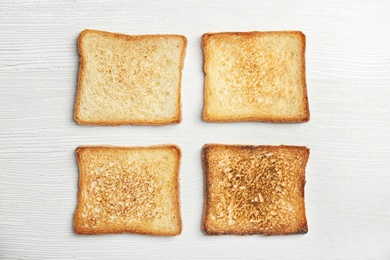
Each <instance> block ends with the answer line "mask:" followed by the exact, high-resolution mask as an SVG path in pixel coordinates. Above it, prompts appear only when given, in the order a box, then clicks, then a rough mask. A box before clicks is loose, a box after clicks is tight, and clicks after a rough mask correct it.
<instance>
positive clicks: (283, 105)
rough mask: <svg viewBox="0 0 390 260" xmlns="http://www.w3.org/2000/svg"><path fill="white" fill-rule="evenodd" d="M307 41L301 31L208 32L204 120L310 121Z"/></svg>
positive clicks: (204, 44) (204, 38)
mask: <svg viewBox="0 0 390 260" xmlns="http://www.w3.org/2000/svg"><path fill="white" fill-rule="evenodd" d="M305 42H306V40H305V35H304V34H303V33H302V32H299V31H279V32H246V33H233V32H232V33H229V32H226V33H207V34H204V35H203V37H202V47H203V53H204V72H205V82H204V109H203V119H204V120H205V121H209V122H236V121H264V122H304V121H308V120H309V118H310V113H309V104H308V99H307V90H306V76H305V74H306V73H305V48H306V47H305V46H306V43H305Z"/></svg>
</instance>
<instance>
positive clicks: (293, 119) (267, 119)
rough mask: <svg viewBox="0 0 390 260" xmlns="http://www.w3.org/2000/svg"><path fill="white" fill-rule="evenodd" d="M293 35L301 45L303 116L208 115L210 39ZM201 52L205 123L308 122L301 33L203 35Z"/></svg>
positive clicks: (303, 47)
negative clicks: (202, 59) (297, 37)
mask: <svg viewBox="0 0 390 260" xmlns="http://www.w3.org/2000/svg"><path fill="white" fill-rule="evenodd" d="M275 33H277V34H285V35H289V34H294V35H298V36H299V38H300V45H301V52H302V55H301V64H302V65H301V69H302V74H301V80H302V92H303V99H304V101H303V103H304V107H303V114H302V115H301V116H297V117H289V118H286V117H275V116H265V115H255V116H242V115H241V116H234V115H230V116H229V117H227V118H221V117H218V116H215V115H212V114H209V112H208V107H209V105H210V104H209V102H210V101H209V100H210V97H209V95H210V94H209V88H210V83H209V82H208V77H207V74H208V71H207V62H208V60H209V59H210V55H208V52H207V48H208V40H209V39H210V38H212V37H213V38H217V39H218V38H220V37H224V36H240V37H248V38H255V37H257V36H259V35H260V36H261V35H267V34H275ZM202 51H203V57H204V65H203V71H204V74H205V78H204V99H203V104H204V105H203V114H202V117H203V120H204V121H206V122H218V123H225V122H269V123H301V122H308V121H309V120H310V110H309V102H308V94H307V83H306V63H305V62H306V59H305V52H306V36H305V34H304V33H303V32H301V31H266V32H260V31H251V32H220V33H205V34H203V36H202Z"/></svg>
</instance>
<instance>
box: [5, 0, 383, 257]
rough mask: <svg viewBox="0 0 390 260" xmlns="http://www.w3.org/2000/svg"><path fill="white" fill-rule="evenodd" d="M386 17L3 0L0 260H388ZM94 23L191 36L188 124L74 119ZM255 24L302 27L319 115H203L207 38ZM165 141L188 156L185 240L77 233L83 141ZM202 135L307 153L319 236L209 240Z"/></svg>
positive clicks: (341, 9) (367, 12) (352, 10)
mask: <svg viewBox="0 0 390 260" xmlns="http://www.w3.org/2000/svg"><path fill="white" fill-rule="evenodd" d="M389 13H390V2H388V1H342V2H340V1H318V2H317V3H316V2H315V1H314V2H310V1H300V2H292V1H286V0H279V1H276V2H275V1H264V2H261V3H258V2H257V1H249V0H245V1H232V0H224V1H222V0H218V1H213V2H212V3H211V2H210V3H209V2H201V1H184V2H183V1H179V0H172V1H148V2H145V1H131V2H128V1H112V2H110V3H107V2H105V1H83V2H78V1H59V2H55V3H54V2H53V3H52V2H49V1H41V3H33V2H28V1H1V2H0V31H1V34H0V88H1V95H0V148H1V149H0V187H1V188H0V258H1V259H53V258H55V259H61V258H63V259H76V258H81V259H96V258H110V257H111V258H112V257H115V258H118V259H119V258H136V259H141V258H158V259H171V258H194V257H195V258H203V259H216V258H223V259H237V258H246V259H259V258H260V259H270V258H273V259H286V258H289V259H303V258H306V259H389V258H390V244H389V241H390V224H389V219H390V207H389V205H388V204H389V202H388V198H389V197H390V189H389V187H390V174H389V169H390V153H389V148H390V134H389V129H390V105H389V99H390V87H389V86H390V74H389V71H390V49H389V46H390V30H389V28H388V25H389V24H390V17H389V15H388V14H389ZM85 28H91V29H100V30H107V31H113V32H121V33H128V34H147V33H175V34H183V35H185V36H186V37H187V38H188V47H187V55H186V60H185V64H184V70H183V81H182V103H183V121H182V123H181V124H179V125H174V126H161V127H142V126H121V127H84V126H78V125H77V124H76V123H75V122H74V121H73V119H72V118H73V106H74V100H75V93H76V82H77V70H78V54H77V48H76V39H77V35H78V33H79V32H80V31H81V30H83V29H85ZM252 30H258V31H261V30H301V31H303V32H304V33H305V35H306V39H307V52H306V66H307V68H306V72H307V85H308V96H309V103H310V111H311V120H310V122H308V123H305V124H293V125H279V124H266V123H235V124H229V123H227V124H211V123H205V122H203V121H202V120H201V111H202V106H203V104H202V102H203V76H204V75H203V72H202V65H203V63H202V62H203V60H202V53H201V49H200V37H201V35H202V34H203V33H205V32H218V31H252ZM161 143H176V144H177V145H179V146H180V147H181V148H182V152H183V157H182V166H181V174H180V176H181V204H182V217H183V232H182V234H181V235H180V236H178V237H175V238H156V237H146V236H137V235H108V236H99V237H83V236H78V235H76V234H74V232H73V226H72V221H73V213H74V210H75V207H76V195H77V178H78V170H77V165H76V159H75V156H74V149H75V148H76V147H77V146H78V145H93V144H110V145H123V146H129V145H153V144H161ZM204 143H229V144H274V145H278V144H289V145H305V146H307V147H309V148H310V149H311V155H310V158H309V163H308V166H307V170H306V173H307V184H306V188H305V197H306V209H307V219H308V225H309V233H308V234H306V235H302V236H288V237H258V236H253V237H237V236H226V237H206V236H204V235H203V234H202V232H201V229H200V226H201V216H202V208H203V173H202V168H201V163H200V150H201V147H202V145H203V144H204ZM167 249H169V250H167Z"/></svg>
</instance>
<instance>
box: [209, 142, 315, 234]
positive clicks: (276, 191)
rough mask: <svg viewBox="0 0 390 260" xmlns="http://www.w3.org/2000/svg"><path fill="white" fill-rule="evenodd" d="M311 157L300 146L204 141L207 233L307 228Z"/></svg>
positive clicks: (302, 230) (303, 230)
mask: <svg viewBox="0 0 390 260" xmlns="http://www.w3.org/2000/svg"><path fill="white" fill-rule="evenodd" d="M308 157H309V149H308V148H306V147H300V146H251V145H246V146H244V145H222V144H206V145H204V146H203V150H202V158H203V167H204V171H205V200H204V211H203V226H202V229H203V231H204V233H205V234H207V235H225V234H235V235H253V234H262V235H287V234H298V233H299V234H302V233H307V231H308V227H307V221H306V213H305V201H304V186H305V168H306V163H307V161H308Z"/></svg>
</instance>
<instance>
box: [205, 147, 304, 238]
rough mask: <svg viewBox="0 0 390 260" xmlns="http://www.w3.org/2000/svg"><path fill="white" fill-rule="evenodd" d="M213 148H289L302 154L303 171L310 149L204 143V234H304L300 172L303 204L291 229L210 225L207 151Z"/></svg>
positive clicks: (210, 204)
mask: <svg viewBox="0 0 390 260" xmlns="http://www.w3.org/2000/svg"><path fill="white" fill-rule="evenodd" d="M214 148H222V149H229V150H235V151H240V150H243V149H250V150H256V149H259V148H260V149H264V150H267V151H270V152H272V151H277V150H278V149H286V148H287V149H291V150H296V151H297V152H298V153H299V154H300V156H302V163H303V164H302V168H303V171H304V172H305V168H306V164H307V161H308V159H309V154H310V149H309V148H307V147H305V146H286V145H280V146H272V145H259V146H255V145H226V144H205V145H204V146H203V148H202V156H201V157H202V166H203V172H204V175H203V176H204V204H203V205H204V206H203V221H202V231H203V233H204V234H205V235H240V236H247V235H264V236H271V235H292V234H306V233H307V232H308V225H307V219H306V213H305V212H306V210H305V203H304V187H305V184H306V180H305V174H302V175H301V176H300V178H299V180H298V182H299V185H300V186H301V187H302V190H301V192H302V199H303V205H302V210H303V212H302V218H301V220H300V223H299V224H298V227H297V228H296V229H295V230H293V231H292V232H291V231H287V230H276V231H266V230H264V229H262V228H256V227H253V228H251V229H246V230H245V231H243V230H239V229H236V230H230V231H229V230H224V229H223V228H220V229H216V228H215V227H212V225H211V223H210V222H211V219H210V216H211V214H210V213H211V212H210V211H211V206H212V202H211V201H212V200H211V193H212V192H213V191H211V190H210V187H211V183H212V181H213V180H212V177H211V174H210V163H211V162H210V161H209V158H208V153H209V152H210V150H211V149H214ZM240 221H245V220H242V219H241V220H240Z"/></svg>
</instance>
